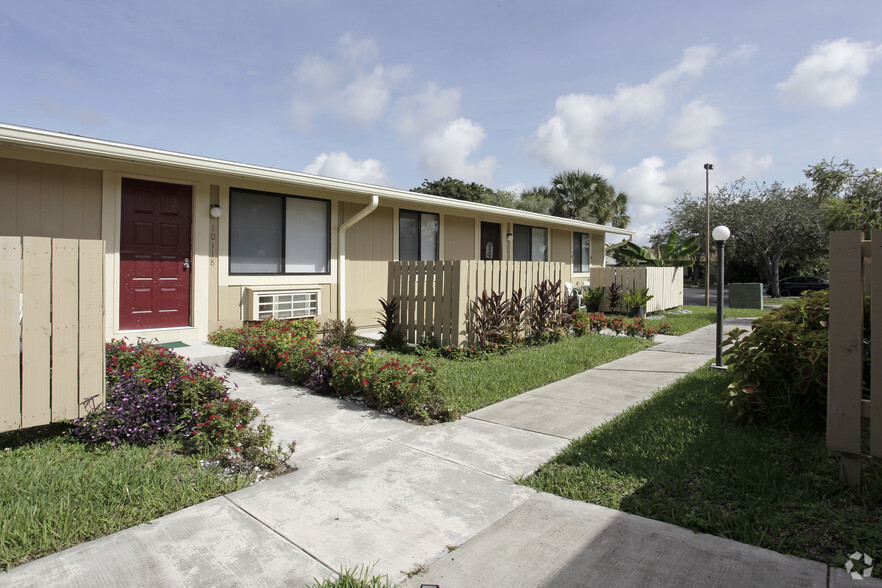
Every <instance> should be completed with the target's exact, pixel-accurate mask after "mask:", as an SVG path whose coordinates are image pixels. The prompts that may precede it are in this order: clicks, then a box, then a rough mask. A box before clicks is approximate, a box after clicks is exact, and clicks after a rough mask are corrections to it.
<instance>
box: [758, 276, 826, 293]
mask: <svg viewBox="0 0 882 588" xmlns="http://www.w3.org/2000/svg"><path fill="white" fill-rule="evenodd" d="M829 288H830V282H828V281H827V280H825V279H824V278H813V277H811V276H796V277H793V278H784V279H783V280H778V290H779V291H780V293H781V296H799V295H800V294H802V293H803V292H806V291H808V290H827V289H829ZM771 293H772V286H771V284H770V285H769V287H768V288H767V289H766V294H771Z"/></svg>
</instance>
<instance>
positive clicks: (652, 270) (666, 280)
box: [590, 266, 683, 312]
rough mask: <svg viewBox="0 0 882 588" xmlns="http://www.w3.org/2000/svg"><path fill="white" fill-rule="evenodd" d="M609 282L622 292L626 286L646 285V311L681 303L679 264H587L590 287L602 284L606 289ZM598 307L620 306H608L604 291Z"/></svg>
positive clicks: (680, 269) (625, 290)
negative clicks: (597, 265)
mask: <svg viewBox="0 0 882 588" xmlns="http://www.w3.org/2000/svg"><path fill="white" fill-rule="evenodd" d="M613 282H615V283H616V284H618V285H619V286H620V287H621V288H622V294H624V293H625V292H627V291H628V290H634V289H638V290H642V289H643V288H649V293H650V294H651V295H652V298H651V299H650V300H649V302H648V303H647V304H646V312H656V311H659V310H665V309H668V308H675V307H677V306H682V305H683V268H682V267H646V266H643V267H592V268H591V283H590V285H591V287H592V288H597V287H598V286H604V287H605V288H606V291H607V292H609V287H610V285H611V284H612V283H613ZM622 304H624V302H622ZM600 310H603V311H610V310H623V308H618V309H610V308H609V304H608V302H607V299H606V295H604V299H603V303H602V304H601V306H600Z"/></svg>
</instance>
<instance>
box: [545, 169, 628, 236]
mask: <svg viewBox="0 0 882 588" xmlns="http://www.w3.org/2000/svg"><path fill="white" fill-rule="evenodd" d="M549 196H550V197H551V199H552V200H553V202H554V204H553V205H552V208H551V214H553V215H555V216H563V217H566V218H574V219H580V220H584V221H589V222H595V223H598V224H601V225H606V224H612V225H613V226H614V227H619V228H624V227H627V226H628V224H629V223H630V222H631V217H630V216H628V195H627V194H625V193H624V192H619V193H618V194H616V191H615V188H613V187H612V185H611V184H610V183H609V182H608V181H607V180H606V178H604V177H603V176H601V175H600V174H589V173H587V172H584V171H581V170H569V171H563V172H560V173H559V174H557V175H556V176H554V177H553V178H552V179H551V189H550V190H549Z"/></svg>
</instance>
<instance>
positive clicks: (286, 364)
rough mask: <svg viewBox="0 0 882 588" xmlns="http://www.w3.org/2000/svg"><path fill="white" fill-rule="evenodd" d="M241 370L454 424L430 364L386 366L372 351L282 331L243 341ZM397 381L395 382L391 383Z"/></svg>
mask: <svg viewBox="0 0 882 588" xmlns="http://www.w3.org/2000/svg"><path fill="white" fill-rule="evenodd" d="M237 355H238V356H239V357H240V358H242V359H241V360H240V365H242V366H253V367H258V368H259V369H262V370H264V371H267V372H276V373H278V374H279V375H280V376H281V377H283V378H285V379H286V380H288V381H290V382H293V383H295V384H302V385H304V386H307V387H309V388H311V389H313V390H315V391H316V392H320V393H324V394H334V395H337V396H342V397H355V398H363V399H364V401H365V403H366V404H367V405H368V406H370V407H372V408H378V409H381V410H387V411H389V412H392V413H394V414H397V415H399V416H402V417H404V418H408V419H414V420H419V421H430V420H434V419H437V420H452V419H453V418H455V417H456V416H457V415H454V414H452V413H451V412H450V411H448V410H447V409H446V408H445V407H444V403H443V401H442V400H441V397H440V394H439V388H440V385H441V384H440V379H439V377H438V374H437V372H436V371H435V370H434V368H432V367H431V366H430V365H428V364H426V363H424V361H425V360H423V359H421V360H420V361H419V362H417V363H415V364H411V365H405V364H401V365H400V370H401V373H397V374H396V377H394V378H393V377H392V376H390V375H389V374H390V370H391V369H392V368H393V367H395V368H396V369H398V367H399V364H398V363H397V362H384V363H380V360H379V359H378V358H377V356H372V355H371V351H370V349H368V348H367V347H366V346H358V347H352V348H346V349H341V348H339V347H332V346H329V345H325V344H319V343H318V342H316V341H315V340H313V339H310V338H291V337H290V336H289V334H287V333H286V332H284V331H279V330H272V329H270V330H266V331H254V332H252V334H251V336H250V337H247V338H243V339H242V340H241V341H240V348H239V350H238V354H237ZM390 378H391V379H390Z"/></svg>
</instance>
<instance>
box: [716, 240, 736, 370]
mask: <svg viewBox="0 0 882 588" xmlns="http://www.w3.org/2000/svg"><path fill="white" fill-rule="evenodd" d="M731 234H732V233H731V232H730V231H729V228H728V227H724V226H723V225H720V226H718V227H716V228H715V229H714V241H716V242H717V363H716V365H714V366H712V367H715V368H717V369H726V368H725V366H724V365H723V295H724V292H723V282H724V281H725V280H724V279H723V266H724V265H725V263H726V261H725V260H726V251H725V247H726V239H728V238H729V235H731Z"/></svg>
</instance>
